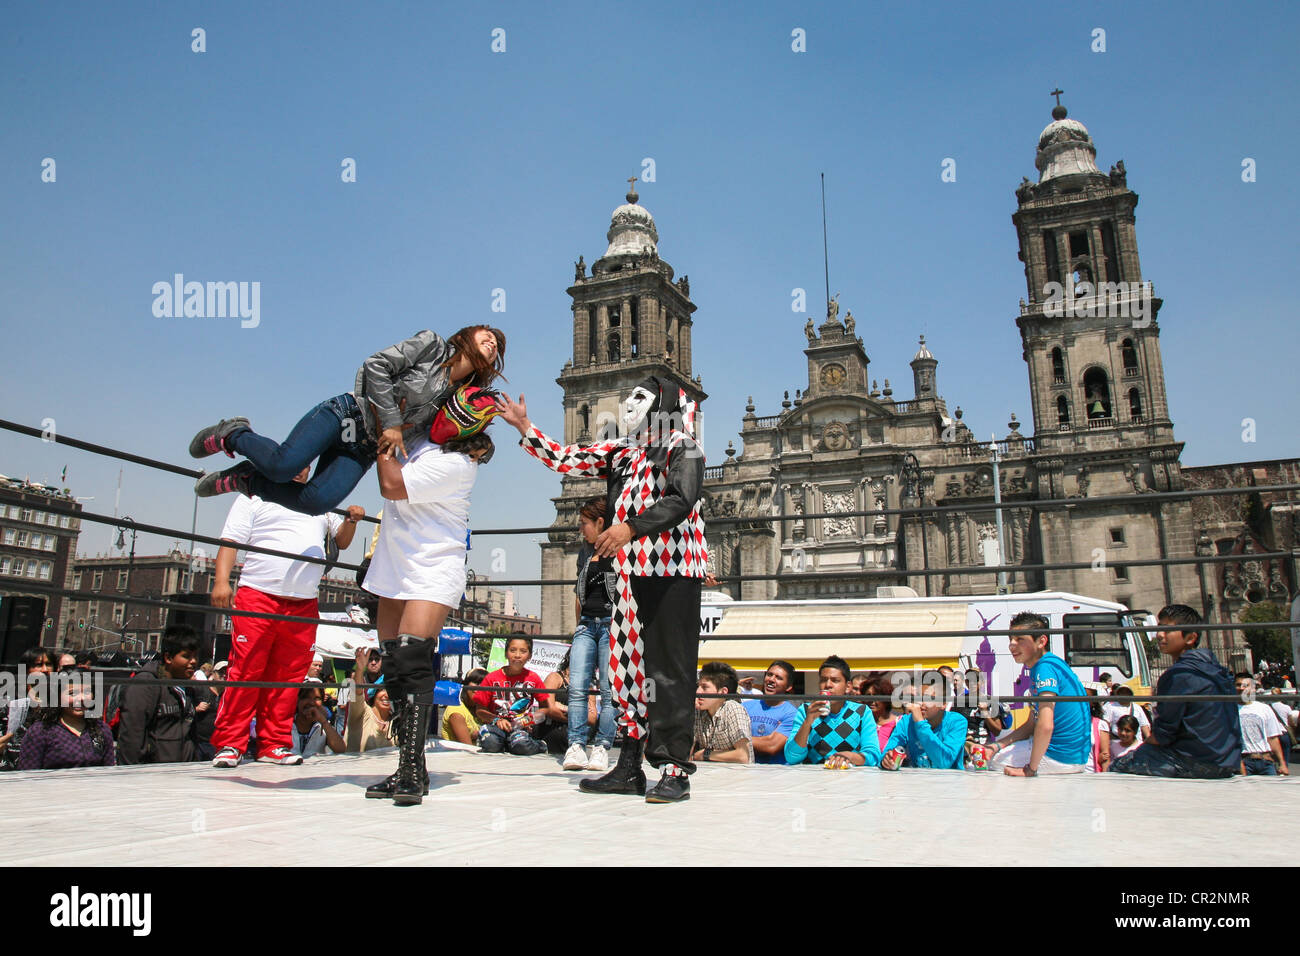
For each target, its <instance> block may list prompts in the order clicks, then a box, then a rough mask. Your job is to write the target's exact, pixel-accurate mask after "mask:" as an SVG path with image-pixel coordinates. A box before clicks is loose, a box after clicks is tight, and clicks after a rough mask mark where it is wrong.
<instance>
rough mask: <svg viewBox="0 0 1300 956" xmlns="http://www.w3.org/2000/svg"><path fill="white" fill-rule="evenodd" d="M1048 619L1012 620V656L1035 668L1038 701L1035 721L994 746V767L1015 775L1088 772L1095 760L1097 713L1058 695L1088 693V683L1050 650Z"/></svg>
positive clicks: (1028, 614)
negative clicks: (1094, 739) (1093, 714)
mask: <svg viewBox="0 0 1300 956" xmlns="http://www.w3.org/2000/svg"><path fill="white" fill-rule="evenodd" d="M1050 626H1051V625H1050V624H1048V621H1047V618H1045V617H1043V616H1042V615H1041V614H1034V613H1033V612H1032V611H1021V612H1020V613H1019V614H1017V615H1016V616H1015V617H1013V618H1012V619H1011V626H1010V628H1009V629H1010V630H1011V632H1012V633H1011V635H1010V638H1009V642H1010V651H1011V656H1012V657H1013V658H1014V659H1015V661H1016V663H1017V664H1022V665H1024V666H1025V667H1028V668H1029V681H1030V684H1031V685H1032V692H1033V694H1034V696H1035V697H1037V698H1038V700H1037V701H1036V702H1035V703H1034V704H1032V705H1031V706H1032V707H1033V709H1034V712H1033V714H1032V715H1031V716H1030V718H1029V720H1027V721H1025V723H1024V724H1023V725H1021V726H1020V727H1018V728H1017V729H1015V730H1013V731H1012V732H1011V733H1009V734H1007V735H1006V736H1005V737H1003V738H1002V739H1001V740H996V741H994V742H993V743H991V744H989V746H988V750H989V751H990V752H991V753H992V754H993V761H992V769H998V768H1001V769H1002V772H1003V773H1005V774H1006V775H1007V776H1009V777H1036V776H1038V775H1039V774H1048V773H1082V772H1083V770H1084V769H1085V768H1086V767H1087V766H1088V764H1089V761H1090V760H1091V758H1092V714H1091V711H1090V710H1089V709H1088V705H1087V704H1086V703H1083V702H1082V701H1079V702H1061V703H1058V702H1056V701H1055V700H1054V699H1053V698H1056V697H1086V696H1087V694H1086V693H1085V692H1084V689H1083V684H1081V683H1080V682H1079V678H1077V677H1075V676H1074V672H1073V671H1071V670H1070V668H1069V665H1067V664H1066V663H1065V661H1063V660H1061V659H1060V658H1059V657H1057V656H1056V655H1055V654H1053V653H1052V652H1051V651H1049V650H1048V649H1047V640H1048V637H1047V629H1048V628H1049V627H1050Z"/></svg>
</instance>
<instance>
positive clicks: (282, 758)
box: [257, 747, 302, 767]
mask: <svg viewBox="0 0 1300 956" xmlns="http://www.w3.org/2000/svg"><path fill="white" fill-rule="evenodd" d="M257 762H258V763H278V764H280V765H281V766H284V767H296V766H298V765H299V764H300V763H302V756H301V755H300V754H296V753H294V752H293V751H292V750H290V749H289V748H288V747H276V748H275V749H274V750H272V751H271V752H270V753H266V754H258V755H257Z"/></svg>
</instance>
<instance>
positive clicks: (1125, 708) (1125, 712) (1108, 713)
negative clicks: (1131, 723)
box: [1101, 700, 1151, 742]
mask: <svg viewBox="0 0 1300 956" xmlns="http://www.w3.org/2000/svg"><path fill="white" fill-rule="evenodd" d="M1101 713H1102V716H1103V717H1105V719H1106V723H1107V724H1109V725H1110V734H1111V736H1112V737H1115V736H1116V735H1118V734H1119V728H1118V727H1117V726H1115V725H1116V724H1117V723H1119V719H1120V718H1121V717H1132V718H1133V719H1134V720H1136V721H1137V722H1138V736H1137V739H1138V741H1139V742H1141V740H1142V728H1143V727H1150V726H1151V721H1149V720H1147V715H1146V711H1144V710H1143V709H1142V708H1141V707H1139V706H1138V705H1137V704H1121V703H1120V702H1119V701H1115V700H1108V701H1105V702H1103V703H1102V705H1101Z"/></svg>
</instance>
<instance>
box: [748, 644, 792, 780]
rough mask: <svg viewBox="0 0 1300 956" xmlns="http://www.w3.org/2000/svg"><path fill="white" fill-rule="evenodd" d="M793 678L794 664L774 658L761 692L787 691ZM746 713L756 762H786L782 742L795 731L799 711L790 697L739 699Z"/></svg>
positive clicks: (765, 675) (789, 689)
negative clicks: (777, 699) (776, 699)
mask: <svg viewBox="0 0 1300 956" xmlns="http://www.w3.org/2000/svg"><path fill="white" fill-rule="evenodd" d="M793 682H794V665H793V664H790V663H788V662H786V661H773V662H772V663H771V664H769V665H768V666H767V673H765V674H764V675H763V694H764V695H767V694H789V693H791V687H792V686H793ZM740 703H741V704H742V705H743V706H744V708H745V711H746V712H747V713H748V714H749V725H750V731H751V733H752V736H753V740H754V762H755V763H781V764H783V763H785V744H786V741H788V740H789V739H790V738H791V737H792V736H793V735H794V718H795V714H796V713H797V712H798V709H799V708H798V707H796V706H795V705H794V704H793V703H792V702H791V701H788V700H780V701H769V700H765V699H764V697H746V698H744V699H742V700H741V702H740Z"/></svg>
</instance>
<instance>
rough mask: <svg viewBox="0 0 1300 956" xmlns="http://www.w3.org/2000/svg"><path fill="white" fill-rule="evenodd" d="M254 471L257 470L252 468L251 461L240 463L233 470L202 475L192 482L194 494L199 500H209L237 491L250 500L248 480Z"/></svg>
mask: <svg viewBox="0 0 1300 956" xmlns="http://www.w3.org/2000/svg"><path fill="white" fill-rule="evenodd" d="M256 471H257V469H256V468H254V467H253V463H252V462H251V461H241V462H240V463H239V464H238V465H235V467H233V468H227V469H226V470H225V471H214V472H213V473H212V474H210V475H204V476H203V477H202V478H200V479H199V480H198V481H196V482H194V493H195V494H196V495H198V496H199V497H200V498H211V497H213V496H214V495H225V494H229V493H230V492H232V491H237V492H239V493H240V494H241V495H248V496H249V497H250V498H251V497H252V495H253V492H252V490H251V489H250V486H249V481H248V479H249V478H251V477H252V476H253V474H254V473H255V472H256Z"/></svg>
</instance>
